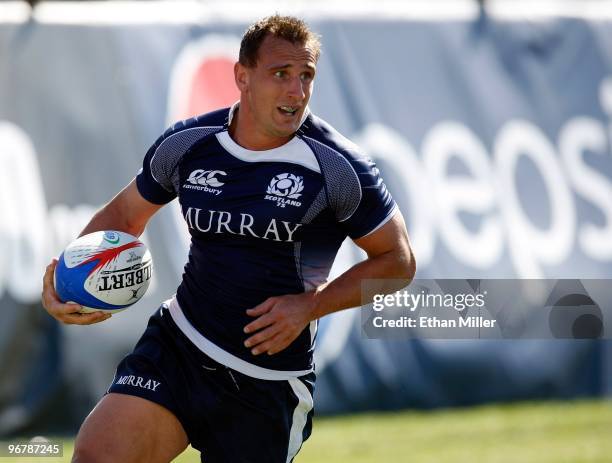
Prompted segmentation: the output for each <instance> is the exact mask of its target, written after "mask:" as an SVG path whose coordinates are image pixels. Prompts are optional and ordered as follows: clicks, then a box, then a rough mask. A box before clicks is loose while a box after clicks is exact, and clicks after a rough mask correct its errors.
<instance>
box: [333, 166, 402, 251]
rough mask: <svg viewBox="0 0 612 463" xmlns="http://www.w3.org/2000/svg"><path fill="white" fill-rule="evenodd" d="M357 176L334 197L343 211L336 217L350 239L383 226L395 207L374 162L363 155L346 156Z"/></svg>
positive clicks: (362, 235)
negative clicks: (341, 215)
mask: <svg viewBox="0 0 612 463" xmlns="http://www.w3.org/2000/svg"><path fill="white" fill-rule="evenodd" d="M349 164H350V166H351V168H352V170H353V173H354V175H355V177H356V179H357V181H356V182H353V183H354V184H352V185H351V188H350V190H345V191H344V192H343V193H342V197H340V198H338V199H336V204H340V205H341V207H340V210H342V211H344V213H345V215H344V216H343V217H339V221H340V223H341V225H342V227H343V228H344V229H345V230H346V232H347V234H348V236H350V237H351V238H352V239H357V238H362V237H364V236H366V235H368V234H370V233H372V232H373V231H375V230H377V229H378V228H380V227H382V226H383V225H384V224H385V223H386V222H387V221H388V220H389V219H391V217H392V216H393V214H394V213H395V212H396V210H397V205H396V203H395V201H394V200H393V198H392V197H391V193H389V190H388V189H387V187H386V185H385V183H384V182H383V180H382V178H381V176H380V172H379V170H378V168H377V167H376V164H375V163H374V162H373V161H372V160H371V159H369V158H367V157H365V156H360V157H359V158H353V159H350V160H349Z"/></svg>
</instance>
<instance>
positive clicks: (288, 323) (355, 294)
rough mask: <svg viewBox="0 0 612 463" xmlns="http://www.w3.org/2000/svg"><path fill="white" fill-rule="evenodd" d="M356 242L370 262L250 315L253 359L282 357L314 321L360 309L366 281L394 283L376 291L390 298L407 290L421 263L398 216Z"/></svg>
mask: <svg viewBox="0 0 612 463" xmlns="http://www.w3.org/2000/svg"><path fill="white" fill-rule="evenodd" d="M355 243H356V244H357V245H358V246H359V247H360V248H362V249H363V250H364V251H366V253H367V255H368V258H367V259H366V260H364V261H362V262H360V263H358V264H356V265H354V266H353V267H351V268H350V269H349V270H347V271H346V272H345V273H343V274H342V275H340V276H339V277H338V278H336V279H335V280H333V281H331V282H329V283H325V284H323V285H321V286H319V287H318V288H317V289H315V290H314V291H309V292H306V293H303V294H294V295H286V296H279V297H271V298H269V299H267V300H265V301H264V302H263V303H261V304H260V305H258V306H257V307H254V308H252V309H249V310H247V314H249V315H251V316H253V317H257V318H256V319H255V320H254V321H253V322H251V323H249V324H248V325H247V326H246V327H245V333H256V334H254V335H253V336H251V337H249V338H248V339H247V340H246V342H245V345H246V346H247V347H250V348H251V352H252V353H253V354H254V355H258V354H260V353H263V352H267V353H268V354H269V355H271V354H275V353H277V352H280V351H281V350H283V349H285V348H286V347H287V346H288V345H289V344H291V342H293V341H294V340H295V338H296V337H297V336H298V335H299V334H300V333H301V332H302V330H303V329H304V328H305V327H306V325H308V323H310V322H311V321H312V320H316V319H318V318H321V317H323V316H324V315H327V314H330V313H333V312H337V311H339V310H342V309H347V308H349V307H356V306H360V305H361V304H362V303H363V302H364V301H362V293H361V291H362V288H361V282H362V280H364V279H385V280H389V281H388V283H387V284H386V285H383V287H379V288H377V290H376V291H377V292H385V293H390V292H393V291H396V290H398V289H400V288H403V287H405V286H406V285H408V284H409V283H410V281H411V280H412V278H413V277H414V273H415V271H416V264H415V260H414V256H413V253H412V250H411V248H410V242H409V240H408V233H407V231H406V225H405V224H404V219H403V218H402V215H401V214H400V213H399V212H397V213H396V214H395V216H394V217H393V218H392V219H391V220H390V221H389V222H387V223H386V224H385V225H384V226H382V227H381V228H380V229H379V230H377V231H375V232H374V233H372V234H370V235H367V236H365V237H363V238H360V239H357V240H355ZM373 296H374V294H369V295H366V298H372V297H373Z"/></svg>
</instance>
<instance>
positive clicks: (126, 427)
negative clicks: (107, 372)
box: [72, 393, 189, 463]
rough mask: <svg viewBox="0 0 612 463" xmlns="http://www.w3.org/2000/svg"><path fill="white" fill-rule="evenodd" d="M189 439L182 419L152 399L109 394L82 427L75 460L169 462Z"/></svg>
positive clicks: (78, 462)
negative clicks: (181, 421) (180, 420)
mask: <svg viewBox="0 0 612 463" xmlns="http://www.w3.org/2000/svg"><path fill="white" fill-rule="evenodd" d="M188 443H189V441H188V439H187V435H186V434H185V430H184V429H183V426H182V425H181V423H180V422H179V420H178V419H177V418H176V417H175V416H174V415H173V414H172V413H171V412H170V411H169V410H167V409H166V408H164V407H162V406H161V405H158V404H156V403H154V402H151V401H149V400H146V399H143V398H140V397H135V396H130V395H124V394H113V393H111V394H107V395H106V396H104V397H103V398H102V400H101V401H100V402H99V403H98V405H96V407H95V408H94V409H93V410H92V412H91V413H90V414H89V416H88V417H87V418H86V419H85V422H84V423H83V425H82V426H81V429H80V430H79V434H78V436H77V439H76V442H75V451H74V456H73V460H72V461H73V463H75V462H76V463H97V462H113V463H116V462H121V463H140V462H147V463H158V462H159V463H161V462H169V461H171V460H172V459H173V458H174V457H176V456H177V455H178V454H180V453H181V452H182V451H183V450H185V448H186V447H187V445H188Z"/></svg>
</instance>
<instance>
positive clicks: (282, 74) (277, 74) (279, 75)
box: [274, 71, 286, 78]
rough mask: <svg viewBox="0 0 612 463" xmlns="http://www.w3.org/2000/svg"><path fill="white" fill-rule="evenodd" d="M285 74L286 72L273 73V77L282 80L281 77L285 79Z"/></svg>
mask: <svg viewBox="0 0 612 463" xmlns="http://www.w3.org/2000/svg"><path fill="white" fill-rule="evenodd" d="M285 74H286V72H285V71H276V72H275V73H274V77H280V78H282V77H285Z"/></svg>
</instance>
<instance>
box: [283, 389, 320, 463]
mask: <svg viewBox="0 0 612 463" xmlns="http://www.w3.org/2000/svg"><path fill="white" fill-rule="evenodd" d="M289 385H290V386H291V389H293V393H294V394H295V395H296V396H297V398H298V404H297V407H295V410H294V411H293V422H292V423H291V432H290V433H289V448H288V450H287V462H286V463H291V461H292V460H293V458H294V457H295V456H296V455H297V453H298V452H299V451H300V448H301V447H302V441H303V439H302V433H303V432H304V426H306V420H307V419H308V413H309V412H310V410H312V407H313V405H314V403H313V400H312V396H311V395H310V391H309V390H308V388H307V387H306V385H305V384H304V383H303V382H302V381H300V380H299V379H297V378H294V379H290V380H289Z"/></svg>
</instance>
